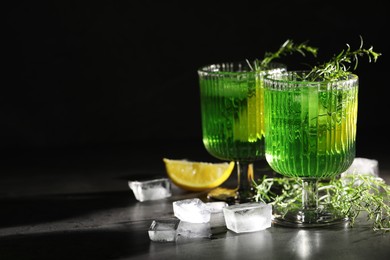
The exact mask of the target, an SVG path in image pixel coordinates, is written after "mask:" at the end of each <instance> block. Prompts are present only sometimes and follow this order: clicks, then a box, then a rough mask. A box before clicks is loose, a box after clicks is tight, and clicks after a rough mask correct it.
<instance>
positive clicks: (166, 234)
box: [148, 218, 180, 242]
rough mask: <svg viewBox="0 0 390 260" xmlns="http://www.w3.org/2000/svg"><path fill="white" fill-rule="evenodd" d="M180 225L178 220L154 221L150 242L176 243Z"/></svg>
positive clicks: (151, 226) (150, 228)
mask: <svg viewBox="0 0 390 260" xmlns="http://www.w3.org/2000/svg"><path fill="white" fill-rule="evenodd" d="M179 223H180V220H179V219H176V218H175V219H161V220H153V222H152V224H151V225H150V227H149V230H148V234H149V238H150V240H152V241H156V242H174V241H176V231H177V227H178V225H179Z"/></svg>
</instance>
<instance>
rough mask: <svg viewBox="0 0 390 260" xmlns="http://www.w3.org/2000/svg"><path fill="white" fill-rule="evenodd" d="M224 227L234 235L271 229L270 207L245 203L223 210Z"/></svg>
mask: <svg viewBox="0 0 390 260" xmlns="http://www.w3.org/2000/svg"><path fill="white" fill-rule="evenodd" d="M223 213H224V216H225V222H226V227H227V228H228V229H229V230H232V231H234V232H236V233H244V232H254V231H260V230H264V229H267V228H269V227H271V223H272V206H271V205H270V204H265V203H262V202H246V203H241V204H234V205H231V206H228V207H225V208H223Z"/></svg>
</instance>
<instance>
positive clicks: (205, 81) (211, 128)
mask: <svg viewBox="0 0 390 260" xmlns="http://www.w3.org/2000/svg"><path fill="white" fill-rule="evenodd" d="M199 81H200V82H199V83H200V92H201V116H202V131H203V143H204V145H205V148H206V149H207V151H208V152H209V153H210V154H211V155H213V156H214V157H216V158H219V159H222V160H238V161H248V162H253V161H255V160H258V159H265V156H264V127H263V125H264V122H263V120H264V117H263V91H264V89H263V88H262V86H261V85H260V81H259V79H258V78H257V79H256V77H255V74H254V73H250V74H246V76H242V75H241V76H240V75H225V76H223V77H222V76H221V77H218V78H216V77H215V76H209V77H208V76H203V77H200V78H199Z"/></svg>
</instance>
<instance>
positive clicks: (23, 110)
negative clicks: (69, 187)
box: [0, 0, 389, 155]
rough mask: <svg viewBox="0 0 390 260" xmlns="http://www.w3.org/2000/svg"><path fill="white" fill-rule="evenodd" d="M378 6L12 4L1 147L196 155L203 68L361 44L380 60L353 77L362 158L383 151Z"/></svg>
mask: <svg viewBox="0 0 390 260" xmlns="http://www.w3.org/2000/svg"><path fill="white" fill-rule="evenodd" d="M384 2H385V1H376V0H371V1H366V3H365V4H364V5H363V4H358V3H357V2H356V1H351V2H343V1H337V2H335V3H331V2H329V1H306V0H301V1H286V3H284V2H282V1H244V0H242V1H236V2H226V1H204V2H197V1H177V2H172V1H170V2H169V3H167V1H136V0H134V1H98V2H96V1H88V2H84V1H13V3H11V4H7V6H5V7H4V9H3V12H5V15H4V17H5V19H6V21H5V23H4V25H5V29H4V30H3V32H2V34H3V35H2V42H3V43H4V42H5V47H3V57H5V58H4V59H2V61H3V62H2V63H3V66H5V67H6V68H5V70H3V72H4V77H3V80H2V82H3V83H2V87H1V92H2V94H1V95H0V99H1V102H0V106H1V109H0V118H1V121H0V131H1V140H0V144H1V145H0V147H1V149H2V150H4V151H6V152H7V153H8V154H10V153H13V154H17V153H19V152H21V151H26V150H29V151H34V150H42V149H49V150H50V149H57V150H58V149H60V150H61V149H84V148H88V147H109V148H115V147H126V146H128V147H132V145H134V144H136V143H137V144H139V143H144V144H145V145H144V146H138V147H145V149H150V150H152V149H159V150H160V151H162V153H164V150H165V149H169V147H171V145H173V144H178V143H180V144H183V143H187V142H189V143H191V142H192V143H194V144H195V145H198V147H200V146H201V126H200V111H199V110H200V108H199V93H198V79H197V73H196V70H197V68H198V67H200V66H202V65H205V64H209V63H214V62H220V61H231V60H242V59H246V58H248V59H253V58H262V57H263V55H264V53H265V51H275V50H276V49H277V48H279V46H280V45H281V44H282V43H283V42H284V41H285V40H286V39H293V40H294V41H295V42H302V41H306V40H308V41H309V43H310V44H311V45H313V46H317V47H318V48H319V50H320V55H319V57H318V58H319V59H321V60H325V59H328V58H330V57H331V55H333V54H335V53H338V52H339V51H341V50H342V49H344V48H345V47H346V44H347V43H349V44H350V45H351V47H352V48H357V47H358V46H359V43H360V39H359V35H361V36H362V37H363V39H364V44H365V47H370V46H371V45H372V46H374V50H376V51H378V52H381V53H382V54H383V55H382V57H380V59H379V60H378V62H377V63H368V61H367V59H366V58H364V59H361V60H360V64H359V67H358V70H357V71H356V73H357V74H358V75H359V77H360V92H359V122H358V154H361V153H363V154H364V153H368V151H370V152H371V151H377V150H378V149H383V150H384V149H387V145H388V144H389V141H388V138H387V137H388V134H387V132H388V131H387V130H386V127H385V125H388V118H389V115H388V112H389V108H388V107H389V102H388V100H389V99H388V97H387V96H386V94H387V93H388V83H386V82H385V80H386V79H387V77H388V74H387V72H386V71H385V68H389V66H388V61H389V59H388V57H389V43H388V41H387V40H385V37H386V39H387V37H388V35H387V34H388V33H387V32H388V17H389V15H388V8H387V7H385V4H384ZM281 61H283V62H284V63H286V64H287V65H288V66H289V68H290V69H293V68H295V67H298V68H299V66H301V65H302V64H301V62H302V61H303V60H302V58H301V57H298V56H291V57H288V58H285V59H282V60H281ZM156 144H160V145H156ZM368 155H369V154H368Z"/></svg>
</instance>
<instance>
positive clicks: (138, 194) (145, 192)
mask: <svg viewBox="0 0 390 260" xmlns="http://www.w3.org/2000/svg"><path fill="white" fill-rule="evenodd" d="M128 184H129V187H130V189H131V190H132V191H133V193H134V196H135V198H136V199H137V200H138V201H141V202H142V201H147V200H159V199H164V198H167V197H170V196H171V195H172V192H171V182H170V180H169V179H168V178H160V179H154V180H147V181H129V182H128Z"/></svg>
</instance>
